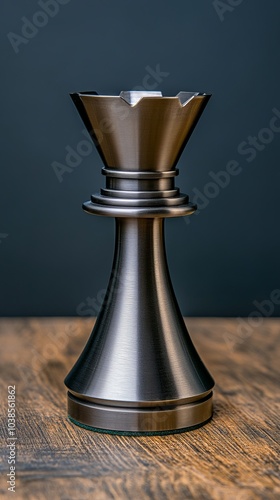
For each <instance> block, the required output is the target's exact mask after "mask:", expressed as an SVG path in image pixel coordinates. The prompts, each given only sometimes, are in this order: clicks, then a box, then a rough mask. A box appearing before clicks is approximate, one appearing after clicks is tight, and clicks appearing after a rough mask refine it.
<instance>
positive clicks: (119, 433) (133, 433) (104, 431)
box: [68, 415, 212, 437]
mask: <svg viewBox="0 0 280 500" xmlns="http://www.w3.org/2000/svg"><path fill="white" fill-rule="evenodd" d="M68 420H69V422H71V424H74V425H77V427H81V428H82V429H86V430H87V431H91V432H98V433H99V434H111V435H113V436H139V437H141V436H169V435H170V434H182V433H183V432H190V431H194V430H196V429H200V427H203V426H204V425H205V424H207V423H208V422H210V420H212V415H211V417H210V418H209V419H208V420H206V421H205V422H202V423H201V424H197V425H193V426H191V427H183V428H182V429H173V430H169V431H145V432H143V431H142V432H141V431H111V430H107V429H98V428H97V427H92V426H90V425H85V424H81V422H78V421H77V420H75V419H74V418H72V417H70V415H68Z"/></svg>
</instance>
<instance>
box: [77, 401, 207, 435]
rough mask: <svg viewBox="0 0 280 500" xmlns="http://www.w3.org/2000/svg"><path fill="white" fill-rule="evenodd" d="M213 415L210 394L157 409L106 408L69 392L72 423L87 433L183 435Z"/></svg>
mask: <svg viewBox="0 0 280 500" xmlns="http://www.w3.org/2000/svg"><path fill="white" fill-rule="evenodd" d="M212 413H213V393H212V392H211V393H210V394H208V395H207V396H206V397H203V398H202V399H199V400H198V401H195V402H191V403H188V404H181V405H180V404H178V403H177V405H176V406H174V407H172V406H160V407H159V406H157V407H153V408H151V407H148V408H147V407H144V408H143V407H141V408H134V407H119V406H105V405H99V404H96V403H92V402H89V401H85V400H84V399H83V400H82V399H79V398H77V397H75V396H73V394H71V393H69V392H68V416H69V419H70V421H71V422H73V423H74V424H76V425H79V426H81V427H84V428H89V429H90V430H93V431H97V432H105V433H109V434H110V433H112V432H113V433H116V434H123V433H125V435H133V434H134V433H136V434H137V435H141V434H142V435H156V434H157V433H159V434H163V433H168V434H173V433H176V432H185V431H187V430H192V429H193V428H197V427H200V426H201V425H204V424H206V423H207V422H208V421H209V420H210V419H211V417H212Z"/></svg>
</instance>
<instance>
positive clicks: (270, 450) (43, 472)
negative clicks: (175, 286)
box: [0, 318, 280, 500]
mask: <svg viewBox="0 0 280 500" xmlns="http://www.w3.org/2000/svg"><path fill="white" fill-rule="evenodd" d="M255 321H256V320H255ZM93 322H94V320H93V319H92V318H87V319H81V318H48V319H43V318H33V319H2V320H1V321H0V331H1V407H2V412H1V430H0V432H1V456H2V461H1V487H0V496H1V498H5V499H6V498H16V499H18V498H20V499H21V498H22V499H36V500H40V499H51V500H56V499H59V500H64V499H65V500H66V499H79V500H80V499H81V500H83V499H94V500H95V499H96V500H103V499H104V500H105V499H106V500H107V499H137V500H138V499H139V500H142V499H150V498H151V499H164V500H169V499H180V500H181V499H189V498H190V499H192V498H195V499H198V500H208V499H217V500H224V499H225V500H236V499H237V500H239V499H240V500H241V499H242V500H243V499H255V498H256V499H279V498H280V477H279V476H280V474H279V414H280V405H279V401H280V398H279V364H280V363H279V359H280V356H279V354H280V349H279V340H278V338H279V332H280V320H277V319H260V321H259V323H261V324H260V325H259V327H258V328H256V327H252V326H250V324H249V323H248V321H246V320H245V321H244V323H243V326H242V328H241V326H240V321H239V320H238V319H206V318H205V319H192V318H189V319H188V320H187V325H188V329H189V331H190V334H191V336H192V338H193V341H194V343H195V345H196V347H197V349H198V351H199V353H200V355H201V357H202V359H203V360H204V362H205V364H206V366H207V367H208V369H209V371H210V372H211V373H212V375H213V377H214V378H215V381H216V388H215V394H214V396H215V400H214V404H215V409H214V416H213V419H212V421H211V422H210V423H208V424H207V425H206V426H204V427H202V428H200V429H197V430H194V431H191V432H185V433H181V434H174V435H168V436H153V437H142V436H141V437H134V436H133V437H132V436H131V437H127V436H116V435H109V434H100V433H93V432H90V431H87V430H84V429H82V428H79V427H77V426H75V425H73V424H71V423H70V422H68V420H67V415H66V390H65V387H64V384H63V380H64V377H65V375H66V374H67V373H68V371H69V369H70V368H71V367H72V365H73V363H74V361H75V360H76V359H77V356H78V354H79V353H80V351H81V349H82V347H83V345H84V343H85V341H86V339H87V337H88V335H89V333H90V332H91V329H92V325H93ZM8 385H10V386H13V385H15V386H16V420H17V424H16V425H17V430H16V434H17V441H16V447H17V459H16V493H15V494H13V493H12V492H9V491H7V487H8V484H7V483H6V481H7V476H6V474H7V473H8V472H9V467H10V465H8V453H9V448H8V447H7V443H8V442H9V441H8V430H7V406H8V405H7V386H8ZM13 495H14V496H13Z"/></svg>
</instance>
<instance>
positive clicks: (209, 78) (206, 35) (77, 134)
mask: <svg viewBox="0 0 280 500" xmlns="http://www.w3.org/2000/svg"><path fill="white" fill-rule="evenodd" d="M61 1H62V0H61ZM64 2H65V5H60V6H59V12H57V13H56V14H55V13H54V11H52V16H53V17H51V16H50V15H49V16H48V15H45V16H43V17H42V16H41V17H40V15H39V17H38V11H42V7H40V6H39V2H38V1H33V0H32V1H29V2H22V1H21V0H14V1H10V0H5V1H4V0H3V1H2V2H1V10H2V12H1V21H0V25H1V35H2V37H1V50H2V58H1V80H0V85H1V153H2V155H1V156H2V162H1V187H0V203H1V215H0V259H1V283H0V286H1V311H0V314H1V315H3V316H13V315H15V316H20V315H21V316H30V315H38V316H41V315H59V316H62V315H76V314H87V313H90V314H96V312H97V310H96V309H98V305H99V304H100V300H101V299H100V297H101V295H102V292H101V291H102V290H103V289H104V288H106V285H107V281H108V278H109V273H110V270H111V263H112V256H113V245H114V221H113V220H112V219H109V218H108V219H107V218H102V217H90V216H89V215H86V214H84V213H83V211H82V209H81V204H82V202H83V201H86V200H88V199H89V197H90V194H91V193H92V192H95V191H98V190H99V188H100V187H101V186H102V184H103V182H104V178H103V176H101V174H100V168H101V160H100V158H99V156H98V154H97V152H96V151H95V150H92V153H91V154H88V155H87V156H84V157H83V158H82V160H81V162H80V164H79V165H78V166H76V167H75V168H73V169H72V171H71V172H66V173H65V174H64V175H63V179H62V182H59V180H58V178H57V176H56V174H55V172H54V169H53V166H52V164H53V162H55V161H57V162H60V163H64V164H65V156H66V149H65V148H66V147H67V146H70V147H71V148H73V149H74V150H76V148H77V145H78V143H79V142H80V141H81V140H86V137H85V135H83V129H84V126H83V124H82V122H81V120H80V118H79V116H78V113H77V111H76V109H75V108H74V106H73V104H72V102H71V100H70V98H69V95H68V94H69V92H71V91H82V90H93V89H94V90H97V91H98V92H99V93H103V94H119V92H120V91H121V90H128V89H131V88H135V87H137V86H141V85H143V80H144V79H145V76H146V75H147V72H149V69H147V67H150V68H152V69H155V68H156V67H157V65H159V67H160V71H163V72H165V73H168V75H166V76H164V77H162V81H161V82H158V86H157V88H156V90H162V91H163V93H164V94H165V95H175V94H177V93H178V92H179V91H180V90H186V91H202V92H209V93H212V94H213V97H212V98H211V100H210V102H209V104H208V106H207V108H206V110H205V112H204V114H203V116H202V118H201V120H200V122H199V124H198V126H197V128H196V130H195V132H194V134H193V136H192V137H191V139H190V142H189V144H188V146H187V148H186V150H185V152H184V154H183V155H182V157H181V159H180V162H179V165H178V166H179V168H180V176H179V178H178V181H177V185H178V186H179V187H180V188H181V190H182V191H183V192H187V193H188V194H189V195H190V196H191V197H193V196H194V190H195V189H197V190H199V191H200V192H202V193H203V192H204V190H205V189H206V191H207V190H208V187H209V186H207V185H208V183H209V182H210V181H213V179H211V176H210V175H209V173H210V172H211V171H212V172H215V173H217V172H219V171H224V170H225V168H226V165H227V163H228V162H229V161H230V160H236V161H237V162H238V163H239V165H240V167H241V173H239V175H237V176H234V177H233V176H232V177H231V178H230V182H229V184H228V185H227V186H226V187H225V188H219V193H218V194H217V193H216V194H215V196H213V197H212V198H209V197H208V198H207V200H208V203H206V204H207V206H206V207H205V208H203V209H202V210H201V211H200V213H199V214H198V215H195V216H192V217H190V218H189V219H186V218H178V219H169V220H167V221H166V239H167V251H168V259H169V266H170V272H171V276H172V280H173V284H174V288H175V291H176V294H177V297H178V301H179V304H180V306H181V309H182V312H183V313H184V314H188V315H196V316H204V315H210V316H247V315H249V314H250V313H252V312H253V311H256V305H255V303H254V301H259V302H260V301H264V300H268V299H269V297H270V295H271V292H272V291H273V290H275V289H278V288H280V272H279V249H280V237H279V217H280V204H279V181H280V169H279V152H280V131H279V132H275V133H271V132H269V131H265V132H263V131H262V129H264V128H267V127H269V123H270V120H271V118H272V117H273V116H274V113H273V111H272V110H273V109H274V108H276V109H278V110H279V116H280V93H279V85H280V66H279V48H280V44H279V41H280V31H279V20H280V2H279V1H278V0H266V1H256V0H244V1H242V0H241V1H239V2H238V1H236V0H235V1H234V0H228V1H225V2H224V4H228V5H229V4H231V6H229V8H228V10H227V11H225V12H220V16H219V15H218V12H217V10H216V9H215V4H214V2H212V1H211V0H196V1H186V0H184V1H178V0H177V1H176V0H175V1H172V2H171V1H164V0H156V1H151V0H149V1H148V0H142V1H141V2H137V3H136V2H132V1H128V0H127V1H125V0H121V1H118V2H113V1H108V0H100V1H93V0H83V1H80V2H78V1H77V0H69V1H68V3H67V0H64ZM43 3H44V1H43ZM45 3H46V4H47V3H48V2H45ZM237 4H238V5H237ZM56 5H58V3H57V2H56ZM233 5H235V7H234V6H233ZM49 8H51V7H50V6H49ZM52 8H53V9H55V5H54V4H53V6H52ZM56 10H58V7H57V8H56ZM34 16H35V17H34ZM22 17H25V18H27V19H28V20H29V21H31V22H33V21H32V19H35V21H36V22H37V23H42V24H44V23H45V26H42V27H40V28H37V31H36V27H35V28H33V29H32V27H31V28H30V26H29V31H28V32H27V35H28V36H29V38H26V37H25V38H24V39H17V41H18V43H19V45H18V46H17V47H15V41H14V42H13V43H14V48H13V46H12V43H11V37H14V35H9V37H10V39H9V38H8V36H7V35H8V34H9V33H11V32H13V33H15V34H16V35H21V36H22V29H23V26H24V23H25V21H23V20H22ZM222 17H224V19H223V20H222V19H221V18H222ZM35 21H34V22H35ZM24 33H25V34H26V31H25V32H24ZM13 40H15V38H13ZM24 40H25V43H24ZM26 42H27V43H26ZM15 49H16V50H17V51H18V53H16V52H15ZM275 124H276V125H277V126H278V127H280V119H278V121H277V122H276V123H275ZM258 134H260V135H261V138H262V139H263V140H264V141H266V142H265V144H264V143H258V144H261V146H260V147H259V146H258V147H259V149H261V150H260V151H257V150H256V149H254V151H255V153H254V152H253V153H252V156H254V159H253V161H251V162H249V161H248V159H249V158H250V156H251V155H249V153H247V154H240V152H238V146H239V145H240V143H242V142H244V141H245V142H248V137H249V136H250V135H251V136H258ZM243 147H244V148H245V147H246V146H245V145H243ZM213 189H214V193H215V189H216V191H217V187H216V188H215V187H214V188H213ZM210 191H211V189H210ZM210 191H207V192H210ZM212 194H213V191H212ZM207 200H206V201H207ZM204 201H205V200H204ZM200 204H201V202H200ZM88 298H90V299H91V300H88ZM94 303H95V304H97V306H93V305H92V304H94ZM90 304H91V305H90ZM87 306H89V307H87ZM267 311H268V312H267V313H265V312H263V315H272V314H273V315H276V316H279V312H280V306H279V305H278V306H275V307H274V306H273V307H271V308H269V306H268V307H267Z"/></svg>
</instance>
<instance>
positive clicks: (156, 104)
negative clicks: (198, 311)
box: [65, 91, 214, 432]
mask: <svg viewBox="0 0 280 500" xmlns="http://www.w3.org/2000/svg"><path fill="white" fill-rule="evenodd" d="M209 97H210V96H208V95H206V94H199V93H195V92H180V93H179V94H178V96H176V97H162V95H161V93H158V92H157V93H153V92H152V93H149V92H140V93H139V92H138V93H137V92H136V91H131V92H122V93H121V95H120V96H118V97H117V96H116V97H114V96H98V95H96V94H94V93H86V94H83V93H80V94H74V95H73V96H72V98H73V100H74V102H75V104H76V106H77V108H78V110H79V112H80V115H81V117H82V118H83V120H84V122H85V124H86V126H87V128H88V130H89V132H90V134H91V137H92V138H93V140H94V142H95V145H96V147H97V149H98V150H99V152H100V155H101V157H102V159H103V161H104V164H105V168H103V169H102V173H103V174H104V175H105V178H106V188H103V189H102V190H101V193H100V194H94V195H92V197H91V201H89V202H86V203H84V204H83V208H84V210H85V211H86V212H88V213H92V214H96V215H105V216H110V217H115V218H116V239H115V252H114V260H113V266H112V272H111V277H110V281H109V284H108V288H107V293H106V297H105V299H104V302H103V305H102V308H101V311H100V313H99V315H98V318H97V320H96V323H95V326H94V329H93V331H92V334H91V335H90V337H89V340H88V342H87V344H86V346H85V348H84V350H83V352H82V353H81V355H80V357H79V359H78V360H77V362H76V364H75V365H74V367H73V368H72V370H71V371H70V373H69V374H68V376H67V377H66V379H65V384H66V386H67V388H68V390H69V394H68V409H69V410H68V411H69V415H70V416H71V417H72V418H73V419H74V420H75V421H77V422H79V423H82V424H84V425H89V426H91V427H93V428H102V429H108V430H115V431H118V430H119V431H143V430H144V431H145V432H153V431H159V430H169V431H170V430H172V429H173V430H175V429H180V428H185V427H192V426H195V425H198V424H201V423H203V422H206V421H208V420H209V418H210V417H211V414H212V389H213V386H214V381H213V379H212V377H211V375H210V374H209V372H208V371H207V369H206V368H205V366H204V364H203V362H202V361H201V359H200V357H199V355H198V353H197V352H196V350H195V348H194V345H193V343H192V341H191V338H190V336H189V334H188V331H187V328H186V326H185V323H184V320H183V318H182V315H181V313H180V310H179V306H178V303H177V301H176V297H175V294H174V291H173V287H172V284H171V280H170V276H169V271H168V266H167V260H166V251H165V243H164V219H165V218H166V217H177V216H181V215H189V214H191V213H193V212H194V211H195V209H196V207H195V205H193V204H192V203H190V202H189V199H188V196H187V195H183V194H180V191H179V189H178V188H175V187H174V179H175V176H176V175H177V174H178V170H177V169H176V168H175V167H176V163H177V161H178V158H179V156H180V154H181V151H182V148H183V147H184V145H185V144H186V142H187V140H188V139H189V137H190V134H191V132H192V130H193V129H194V127H195V124H196V122H197V120H198V118H199V116H200V114H201V112H202V110H203V109H204V107H205V105H206V103H207V101H208V99H209Z"/></svg>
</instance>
